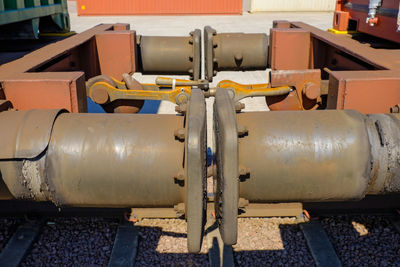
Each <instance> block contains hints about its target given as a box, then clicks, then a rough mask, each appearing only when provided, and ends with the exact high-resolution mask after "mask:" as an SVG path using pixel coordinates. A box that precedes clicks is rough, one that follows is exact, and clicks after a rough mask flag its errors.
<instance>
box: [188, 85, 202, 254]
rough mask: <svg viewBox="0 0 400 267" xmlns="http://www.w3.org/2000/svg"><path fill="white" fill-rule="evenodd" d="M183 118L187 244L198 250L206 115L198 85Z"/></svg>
mask: <svg viewBox="0 0 400 267" xmlns="http://www.w3.org/2000/svg"><path fill="white" fill-rule="evenodd" d="M188 105H189V106H188V111H187V113H186V114H187V115H186V116H187V118H186V127H185V128H186V131H187V134H186V139H185V151H186V152H185V170H186V178H187V179H186V182H185V189H186V190H185V191H186V205H185V209H186V211H185V214H186V219H187V236H188V239H187V245H188V250H189V252H191V253H198V252H199V251H200V249H201V244H202V240H203V232H204V225H205V219H206V216H205V214H206V200H207V192H206V178H207V118H206V102H205V99H204V95H203V93H202V91H201V90H200V89H192V92H191V95H190V99H189V104H188Z"/></svg>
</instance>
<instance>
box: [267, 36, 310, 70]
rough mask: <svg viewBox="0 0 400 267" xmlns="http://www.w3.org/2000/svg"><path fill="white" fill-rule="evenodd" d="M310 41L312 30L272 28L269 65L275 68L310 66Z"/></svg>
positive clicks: (288, 68) (303, 67)
mask: <svg viewBox="0 0 400 267" xmlns="http://www.w3.org/2000/svg"><path fill="white" fill-rule="evenodd" d="M310 41H311V39H310V32H309V31H308V30H306V29H302V28H301V29H295V28H272V29H271V30H270V46H271V48H270V50H269V52H270V56H269V59H268V60H269V66H270V67H271V69H273V70H303V69H308V68H310V55H311V43H310Z"/></svg>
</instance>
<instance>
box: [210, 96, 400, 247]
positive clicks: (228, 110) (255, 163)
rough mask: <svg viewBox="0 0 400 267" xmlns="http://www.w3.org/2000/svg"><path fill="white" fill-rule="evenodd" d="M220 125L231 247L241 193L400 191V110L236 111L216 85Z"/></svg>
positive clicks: (317, 195) (341, 196)
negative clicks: (398, 113)
mask: <svg viewBox="0 0 400 267" xmlns="http://www.w3.org/2000/svg"><path fill="white" fill-rule="evenodd" d="M214 126H215V127H214V133H215V139H216V140H217V142H216V173H215V175H214V179H215V180H214V182H215V192H214V193H215V202H216V203H215V213H216V217H217V222H218V224H219V226H220V232H221V237H222V239H223V240H224V243H225V244H228V245H232V244H235V243H236V240H237V220H236V219H237V216H238V208H239V199H240V198H242V200H245V201H242V203H248V202H250V203H271V202H312V201H316V202H323V201H346V200H360V199H362V198H364V197H365V195H367V194H390V193H395V194H399V193H400V116H399V115H394V114H374V115H363V114H361V113H359V112H357V111H351V110H340V111H339V110H325V111H281V112H252V113H241V114H236V112H235V108H234V105H233V102H232V100H231V97H230V96H229V94H228V93H227V92H226V91H224V90H217V92H216V97H215V103H214ZM235 166H237V167H236V168H235ZM246 200H247V201H248V202H247V201H246Z"/></svg>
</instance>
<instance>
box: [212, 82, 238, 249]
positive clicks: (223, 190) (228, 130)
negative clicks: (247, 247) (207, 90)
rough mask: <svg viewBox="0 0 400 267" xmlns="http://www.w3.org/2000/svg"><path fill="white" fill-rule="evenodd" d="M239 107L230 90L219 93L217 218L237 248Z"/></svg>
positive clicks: (216, 121) (216, 112) (216, 116)
mask: <svg viewBox="0 0 400 267" xmlns="http://www.w3.org/2000/svg"><path fill="white" fill-rule="evenodd" d="M235 113H236V111H235V108H234V106H233V104H232V100H231V97H230V96H229V93H228V92H227V91H226V90H221V89H219V90H217V92H216V96H215V102H214V120H213V123H214V140H215V145H216V147H215V149H216V152H215V153H216V162H217V164H216V174H214V185H215V186H214V194H215V200H214V202H215V216H216V221H217V223H218V226H219V229H220V233H221V237H222V240H223V241H224V243H225V244H226V245H234V244H236V240H237V216H238V202H239V182H238V177H239V155H238V154H239V151H238V126H237V123H236V117H235Z"/></svg>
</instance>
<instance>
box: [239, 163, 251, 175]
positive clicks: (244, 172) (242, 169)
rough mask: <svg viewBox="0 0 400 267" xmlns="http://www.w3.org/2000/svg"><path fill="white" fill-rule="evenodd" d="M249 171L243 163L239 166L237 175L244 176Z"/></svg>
mask: <svg viewBox="0 0 400 267" xmlns="http://www.w3.org/2000/svg"><path fill="white" fill-rule="evenodd" d="M249 173H250V170H249V169H248V168H246V167H245V166H243V165H240V166H239V175H240V176H244V175H247V174H249Z"/></svg>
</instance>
